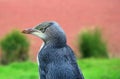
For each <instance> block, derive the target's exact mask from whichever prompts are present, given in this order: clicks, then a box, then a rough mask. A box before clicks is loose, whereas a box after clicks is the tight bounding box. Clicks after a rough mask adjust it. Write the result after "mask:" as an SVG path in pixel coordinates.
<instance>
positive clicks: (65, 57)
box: [23, 21, 84, 79]
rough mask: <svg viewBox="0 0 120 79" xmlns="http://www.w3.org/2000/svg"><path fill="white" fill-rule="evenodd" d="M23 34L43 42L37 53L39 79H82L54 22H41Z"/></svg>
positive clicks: (61, 33) (63, 35)
mask: <svg viewBox="0 0 120 79" xmlns="http://www.w3.org/2000/svg"><path fill="white" fill-rule="evenodd" d="M23 32H24V33H27V34H33V35H36V36H38V37H40V38H41V39H43V41H44V45H43V47H42V48H41V50H40V51H39V53H38V60H39V63H40V64H39V73H40V79H84V78H83V75H82V72H81V71H80V69H79V68H78V65H77V63H76V58H75V56H74V53H73V51H72V49H71V48H70V47H69V46H68V45H67V44H66V36H65V33H64V31H63V30H62V29H61V27H60V26H59V25H58V24H57V23H56V22H53V21H49V22H43V23H42V24H39V25H37V26H36V27H34V28H32V29H27V30H24V31H23Z"/></svg>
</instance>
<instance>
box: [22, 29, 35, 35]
mask: <svg viewBox="0 0 120 79" xmlns="http://www.w3.org/2000/svg"><path fill="white" fill-rule="evenodd" d="M33 32H37V30H35V29H33V28H29V29H25V30H23V31H22V33H25V34H32V33H33Z"/></svg>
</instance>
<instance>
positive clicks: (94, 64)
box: [0, 59, 120, 79]
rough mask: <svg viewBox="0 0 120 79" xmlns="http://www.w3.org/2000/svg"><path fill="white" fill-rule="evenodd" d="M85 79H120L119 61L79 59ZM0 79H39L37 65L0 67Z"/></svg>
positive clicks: (15, 64)
mask: <svg viewBox="0 0 120 79" xmlns="http://www.w3.org/2000/svg"><path fill="white" fill-rule="evenodd" d="M78 64H79V65H80V67H81V70H82V72H83V74H84V76H85V79H120V59H81V60H78ZM0 79H39V77H38V65H37V64H36V63H32V62H22V63H18V62H16V63H12V64H10V65H8V66H0Z"/></svg>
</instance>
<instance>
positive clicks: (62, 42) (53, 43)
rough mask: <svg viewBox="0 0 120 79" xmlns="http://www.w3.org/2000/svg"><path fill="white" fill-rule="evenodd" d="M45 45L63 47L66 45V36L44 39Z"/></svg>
mask: <svg viewBox="0 0 120 79" xmlns="http://www.w3.org/2000/svg"><path fill="white" fill-rule="evenodd" d="M44 43H45V45H47V46H51V47H64V46H66V38H64V39H63V38H62V39H58V38H56V39H51V40H47V41H44Z"/></svg>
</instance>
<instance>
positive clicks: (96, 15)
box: [0, 0, 120, 59]
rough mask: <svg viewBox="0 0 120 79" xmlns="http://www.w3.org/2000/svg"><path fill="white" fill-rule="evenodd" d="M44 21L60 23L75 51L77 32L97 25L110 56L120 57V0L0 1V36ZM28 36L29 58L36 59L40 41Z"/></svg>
mask: <svg viewBox="0 0 120 79" xmlns="http://www.w3.org/2000/svg"><path fill="white" fill-rule="evenodd" d="M46 20H55V21H57V22H59V23H60V25H61V26H62V27H63V29H64V30H65V32H66V34H67V38H68V44H70V45H71V46H72V47H73V48H74V50H76V47H75V43H76V37H77V34H78V33H79V31H80V30H81V29H83V28H85V27H93V26H96V25H98V26H100V28H102V29H103V33H104V37H105V39H106V40H107V42H108V46H109V51H110V52H112V53H111V55H112V56H118V57H120V42H119V41H120V32H119V31H120V0H64V1H63V0H0V27H1V28H0V36H1V37H2V36H4V35H5V34H6V33H8V32H9V31H11V29H13V28H18V29H20V30H22V29H25V28H28V27H33V26H35V25H36V24H38V23H40V22H43V21H46ZM27 36H28V38H30V41H31V50H30V55H31V59H35V57H36V54H37V51H38V49H39V47H40V45H41V42H42V41H41V40H40V39H39V38H37V37H33V36H30V35H27Z"/></svg>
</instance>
